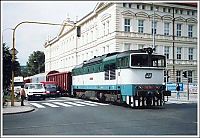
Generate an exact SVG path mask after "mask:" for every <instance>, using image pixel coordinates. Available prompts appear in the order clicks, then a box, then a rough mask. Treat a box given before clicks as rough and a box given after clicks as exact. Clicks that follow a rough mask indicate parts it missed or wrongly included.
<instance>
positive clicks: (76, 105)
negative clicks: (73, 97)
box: [64, 102, 85, 106]
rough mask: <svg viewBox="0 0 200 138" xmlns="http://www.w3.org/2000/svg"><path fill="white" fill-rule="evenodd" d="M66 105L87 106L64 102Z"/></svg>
mask: <svg viewBox="0 0 200 138" xmlns="http://www.w3.org/2000/svg"><path fill="white" fill-rule="evenodd" d="M64 103H67V104H71V105H75V106H85V105H82V104H77V103H74V102H64Z"/></svg>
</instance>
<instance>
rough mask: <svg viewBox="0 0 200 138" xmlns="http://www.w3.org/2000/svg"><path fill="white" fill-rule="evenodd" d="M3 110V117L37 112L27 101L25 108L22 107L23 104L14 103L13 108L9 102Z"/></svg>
mask: <svg viewBox="0 0 200 138" xmlns="http://www.w3.org/2000/svg"><path fill="white" fill-rule="evenodd" d="M2 109H3V115H7V114H18V113H26V112H31V111H34V110H35V108H34V107H32V106H31V105H30V104H29V103H28V102H27V101H24V106H21V102H14V106H11V102H8V105H7V106H5V107H2Z"/></svg>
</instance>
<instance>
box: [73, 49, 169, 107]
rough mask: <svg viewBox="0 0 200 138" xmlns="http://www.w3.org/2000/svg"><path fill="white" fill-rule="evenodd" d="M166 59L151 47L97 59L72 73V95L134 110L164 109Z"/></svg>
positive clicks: (166, 92) (77, 67) (79, 66)
mask: <svg viewBox="0 0 200 138" xmlns="http://www.w3.org/2000/svg"><path fill="white" fill-rule="evenodd" d="M165 68H166V58H165V56H163V55H158V54H154V53H153V49H152V48H145V49H140V50H129V51H125V52H116V53H110V54H105V55H103V56H99V57H95V58H93V59H90V60H88V61H85V62H84V63H82V64H80V65H77V66H76V67H75V68H74V69H73V70H72V93H73V95H75V96H77V97H81V98H89V99H96V100H99V101H112V102H118V103H125V104H127V105H129V106H131V107H149V106H162V105H163V103H164V99H165V98H164V97H165V96H170V95H171V92H170V91H166V90H165V85H163V84H164V82H163V81H164V70H165Z"/></svg>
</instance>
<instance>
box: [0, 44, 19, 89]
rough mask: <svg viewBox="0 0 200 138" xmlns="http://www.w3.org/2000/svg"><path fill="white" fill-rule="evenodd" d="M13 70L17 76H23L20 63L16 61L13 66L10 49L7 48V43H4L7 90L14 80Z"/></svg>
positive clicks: (5, 85)
mask: <svg viewBox="0 0 200 138" xmlns="http://www.w3.org/2000/svg"><path fill="white" fill-rule="evenodd" d="M15 59H16V56H15ZM12 68H13V70H14V75H15V76H20V75H21V69H20V64H19V62H18V61H16V60H15V62H14V64H13V66H12V55H11V54H10V52H9V48H8V47H7V46H6V43H3V89H6V88H8V87H9V86H10V83H11V79H12Z"/></svg>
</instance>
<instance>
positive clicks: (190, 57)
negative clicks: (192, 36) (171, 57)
mask: <svg viewBox="0 0 200 138" xmlns="http://www.w3.org/2000/svg"><path fill="white" fill-rule="evenodd" d="M193 51H194V49H193V48H189V51H188V58H189V60H193Z"/></svg>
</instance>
